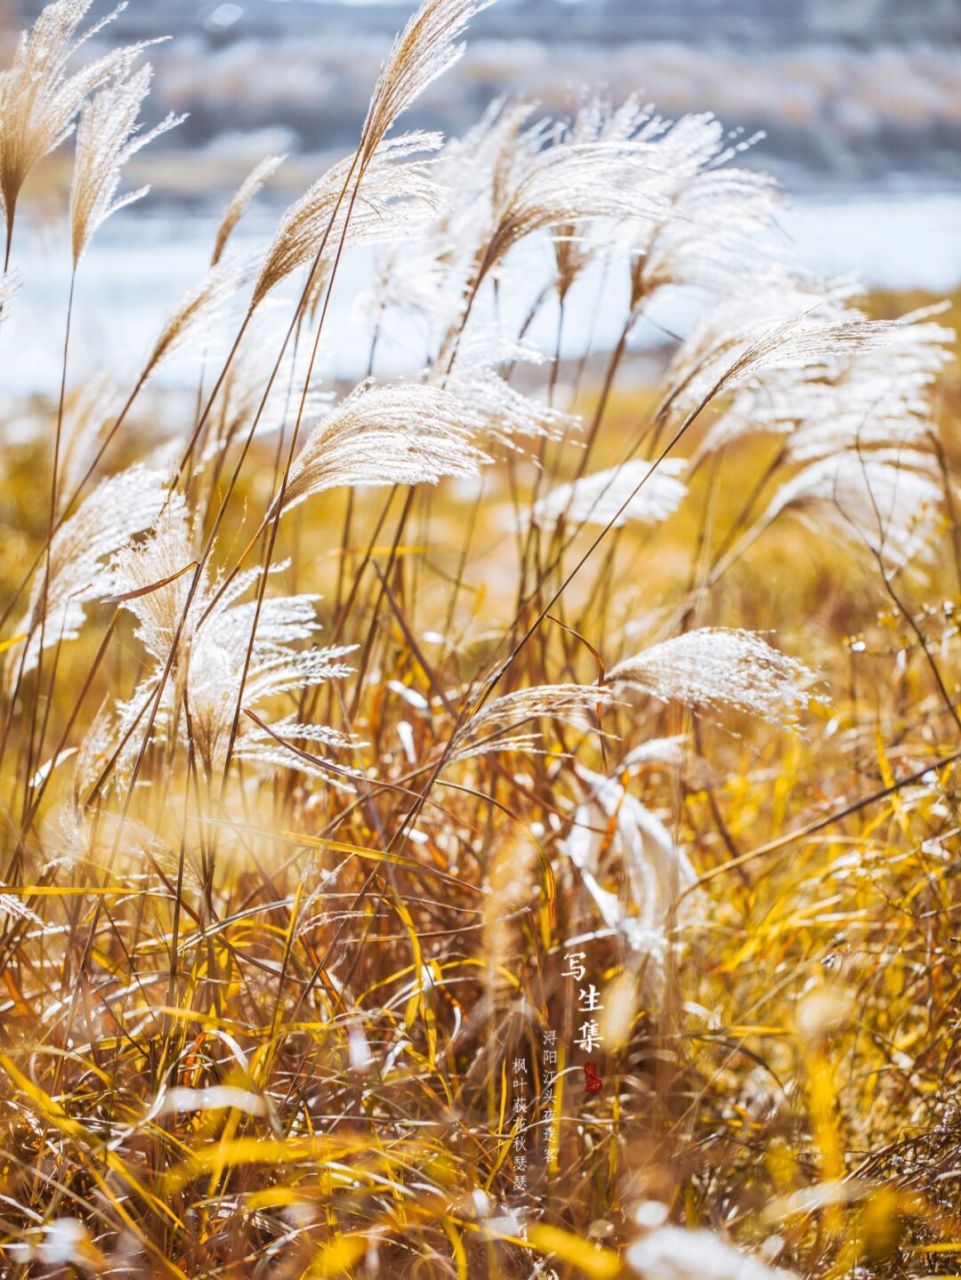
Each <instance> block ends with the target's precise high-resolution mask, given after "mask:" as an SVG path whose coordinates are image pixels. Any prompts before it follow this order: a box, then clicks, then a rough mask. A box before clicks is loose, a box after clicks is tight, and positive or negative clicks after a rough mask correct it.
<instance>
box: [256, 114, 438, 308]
mask: <svg viewBox="0 0 961 1280" xmlns="http://www.w3.org/2000/svg"><path fill="white" fill-rule="evenodd" d="M439 142H440V139H439V137H438V136H437V135H436V134H425V133H414V134H405V135H404V136H403V137H401V138H393V139H388V140H387V141H385V142H383V143H381V145H380V146H379V147H378V149H377V150H376V151H375V152H373V153H372V154H371V155H370V157H369V158H368V159H367V162H366V166H365V168H364V172H363V183H362V184H359V185H358V187H357V189H356V190H355V192H354V194H353V198H351V196H349V195H348V190H349V184H350V182H351V175H352V174H353V172H354V170H355V168H356V162H357V157H356V156H355V155H352V156H347V157H346V158H345V159H343V160H341V161H339V162H338V163H337V164H335V165H333V167H332V168H330V169H328V171H327V172H326V173H325V174H324V176H323V177H322V178H320V179H318V181H317V182H315V183H314V185H313V186H312V187H311V188H310V189H309V190H308V191H306V192H305V193H304V195H303V196H301V198H300V199H299V200H297V201H296V202H295V203H294V204H292V205H291V206H290V208H289V209H288V210H287V211H286V213H285V214H284V216H283V218H282V219H281V222H280V226H279V227H278V228H277V232H276V234H275V235H274V238H273V240H272V242H271V244H270V247H269V249H268V250H267V254H266V257H265V259H264V263H263V266H262V267H261V269H260V273H259V275H258V277H257V281H256V283H255V285H254V291H253V297H252V298H251V303H250V309H251V311H253V310H254V309H255V308H256V307H258V306H259V305H260V303H261V302H262V301H263V300H264V298H265V297H266V296H267V294H268V293H270V292H271V290H272V289H275V288H276V287H277V285H279V284H280V283H281V282H282V281H283V280H286V278H287V277H288V276H289V275H290V274H291V272H293V271H296V270H297V268H298V267H303V266H306V265H307V264H308V263H312V262H314V260H315V259H317V258H318V255H323V256H322V257H321V259H320V262H319V264H318V270H319V271H320V274H321V275H323V271H322V269H321V268H322V265H323V260H324V256H326V258H327V259H328V261H330V260H333V259H334V257H335V256H336V254H337V252H338V247H339V246H340V244H341V240H342V239H343V240H344V242H345V244H348V245H359V244H390V243H392V242H394V241H397V240H401V239H405V238H407V237H409V236H412V235H414V234H416V232H417V230H418V229H419V228H420V227H421V226H423V225H424V224H425V223H426V221H427V220H428V219H429V218H431V217H433V216H435V215H436V213H437V211H438V210H439V209H440V208H441V206H442V204H443V200H444V195H443V192H442V191H441V189H440V187H438V186H437V184H436V183H435V182H434V181H432V179H431V177H430V168H429V166H428V164H427V163H426V162H424V161H422V160H410V159H409V157H410V156H412V155H417V154H420V153H423V152H429V151H432V150H436V148H437V146H438V145H439ZM315 274H316V273H315Z"/></svg>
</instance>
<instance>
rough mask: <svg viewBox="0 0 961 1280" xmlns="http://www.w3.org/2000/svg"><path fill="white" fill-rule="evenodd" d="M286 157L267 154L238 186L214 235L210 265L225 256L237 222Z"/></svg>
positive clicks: (213, 265)
mask: <svg viewBox="0 0 961 1280" xmlns="http://www.w3.org/2000/svg"><path fill="white" fill-rule="evenodd" d="M285 158H286V157H284V156H267V157H266V158H265V159H263V160H261V161H260V163H259V164H257V165H255V166H254V167H253V169H251V171H250V173H248V175H247V177H246V178H244V180H243V182H242V183H241V184H240V186H239V187H238V188H237V190H236V192H235V193H234V197H233V199H232V200H231V201H230V203H229V204H228V205H227V208H226V209H225V210H224V216H223V217H222V218H221V219H220V225H219V226H218V228H217V234H216V236H215V237H214V247H213V252H212V253H211V255H210V265H211V266H212V267H215V266H216V265H217V263H218V262H219V261H220V260H221V258H222V257H223V256H224V250H225V249H226V247H227V241H228V240H229V239H230V237H231V236H232V235H233V232H234V229H235V228H236V226H237V223H238V222H239V221H240V219H241V218H242V217H243V216H244V214H245V213H246V212H247V208H248V206H249V205H250V202H251V201H252V200H253V199H254V197H255V196H256V195H257V193H258V192H259V191H260V189H261V188H262V187H263V186H264V184H265V183H266V182H268V181H269V180H270V178H271V177H272V176H273V175H274V174H275V173H276V172H277V170H278V169H279V168H280V166H281V165H282V164H283V162H284V160H285Z"/></svg>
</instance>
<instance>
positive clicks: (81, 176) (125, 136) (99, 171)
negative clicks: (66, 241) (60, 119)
mask: <svg viewBox="0 0 961 1280" xmlns="http://www.w3.org/2000/svg"><path fill="white" fill-rule="evenodd" d="M152 75H153V68H152V67H151V66H150V63H149V62H148V63H145V64H144V65H143V66H142V67H140V68H139V69H138V70H136V71H133V72H130V73H128V71H127V69H126V68H123V69H122V70H121V71H120V72H118V74H117V75H116V76H114V77H113V78H112V79H111V80H110V81H109V82H108V83H107V85H106V86H105V87H104V88H103V89H101V90H100V91H99V92H98V93H96V94H94V96H93V97H92V98H91V99H90V100H89V101H88V102H86V103H85V104H84V106H83V109H82V110H81V112H80V124H79V126H78V127H77V144H76V151H75V160H74V171H73V183H72V185H71V188H70V229H71V245H72V249H73V264H74V267H75V268H76V266H77V265H78V264H79V262H80V258H81V256H82V254H83V251H84V249H85V248H86V247H87V244H88V242H89V240H90V237H91V236H92V235H93V233H94V232H95V231H96V230H97V228H98V227H99V226H100V225H101V224H102V223H103V222H105V221H106V220H107V218H109V217H110V216H111V215H112V214H114V213H116V212H117V211H118V209H123V208H124V207H125V206H127V205H129V204H132V203H133V202H134V201H135V200H139V199H140V197H141V196H144V195H146V193H147V192H148V191H149V189H150V188H149V187H141V188H140V189H139V190H137V191H131V192H129V193H128V194H127V195H125V196H121V197H120V198H119V199H117V198H115V197H116V192H117V188H118V187H119V185H120V171H121V169H122V168H123V166H124V165H125V164H126V163H127V161H128V160H129V159H130V157H131V156H132V155H134V154H135V153H136V152H137V151H139V150H141V148H142V147H145V146H146V145H147V144H148V143H149V142H152V141H153V140H154V138H157V137H159V136H160V135H161V134H163V133H167V132H168V130H170V129H173V128H174V127H175V126H176V125H178V124H181V123H182V122H183V121H184V120H185V119H186V116H175V115H174V114H173V112H171V113H170V114H169V115H168V116H167V117H166V118H165V119H164V120H162V121H161V122H160V124H158V125H157V126H156V127H155V128H153V129H151V130H150V131H149V132H148V133H140V128H141V126H140V124H139V123H138V121H137V116H138V114H139V112H140V108H141V106H142V104H143V101H144V99H145V98H146V97H147V94H148V92H149V90H150V80H151V76H152Z"/></svg>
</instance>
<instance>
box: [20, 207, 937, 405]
mask: <svg viewBox="0 0 961 1280" xmlns="http://www.w3.org/2000/svg"><path fill="white" fill-rule="evenodd" d="M217 219H218V215H217V214H215V213H214V212H210V213H199V212H194V213H189V212H187V211H186V210H184V211H182V212H180V213H179V214H173V213H170V212H167V213H164V214H160V215H157V214H154V215H151V216H144V215H143V214H139V215H138V214H137V213H136V212H135V211H131V212H130V213H129V214H128V215H124V214H121V215H119V216H118V217H117V218H116V219H115V220H114V221H113V222H112V223H109V224H107V226H106V227H105V228H104V229H103V231H102V232H101V233H100V235H99V237H98V239H97V240H95V242H94V245H93V247H92V249H91V251H90V253H89V255H88V257H87V258H85V260H84V262H83V263H82V266H81V273H80V279H79V284H78V290H77V298H76V310H75V322H74V331H73V335H72V343H71V362H70V373H71V381H75V380H77V381H78V380H81V379H83V378H85V377H87V376H89V375H90V374H92V373H94V372H96V371H98V370H99V369H102V368H104V367H105V366H107V365H109V366H110V367H111V368H112V369H114V370H117V371H118V372H119V373H120V375H121V384H123V381H124V376H126V377H128V378H132V377H133V376H135V374H136V372H137V370H138V369H139V367H140V365H141V363H142V361H143V359H144V357H145V355H146V353H147V351H148V349H149V346H150V344H151V342H152V340H153V339H154V338H155V337H156V334H157V332H158V330H159V328H160V326H161V325H162V323H163V321H164V319H165V318H166V316H167V314H168V313H169V312H170V310H171V309H172V308H173V307H174V306H175V304H176V303H177V302H178V301H179V299H180V298H181V297H182V296H183V295H184V294H185V293H186V292H187V291H188V290H189V289H191V288H193V287H194V286H195V285H196V284H197V283H198V282H199V281H200V280H201V279H202V278H203V276H204V274H205V271H206V264H207V260H208V258H209V253H210V246H211V243H212V240H213V235H214V231H215V228H216V224H217ZM274 225H275V217H274V215H273V214H271V215H268V214H266V213H265V212H264V211H263V210H261V211H260V212H259V213H257V214H254V215H251V216H250V217H249V219H248V220H247V221H246V222H245V223H242V224H241V229H240V230H239V231H238V232H237V234H236V241H235V249H236V250H237V251H239V252H256V251H261V250H262V249H263V247H264V245H265V244H266V243H267V241H268V240H269V238H270V235H271V233H272V231H273V228H274ZM783 227H784V231H785V234H786V235H787V236H788V237H789V239H790V240H791V241H793V245H794V249H795V252H796V255H797V258H798V259H799V261H800V262H801V263H802V264H804V265H805V266H806V267H808V268H809V269H811V270H813V271H815V272H817V273H819V274H821V275H845V276H848V275H853V276H856V277H858V278H859V279H861V280H862V281H863V282H864V283H865V284H867V285H870V286H882V287H886V288H896V289H909V288H924V289H929V290H933V291H935V292H937V291H948V290H950V289H953V288H955V287H956V286H958V285H959V283H961V232H959V228H961V194H948V193H945V194H940V195H936V194H920V195H916V196H908V195H904V196H891V195H886V196H879V195H870V196H863V197H858V196H850V197H845V198H843V199H842V198H830V199H828V198H821V199H815V198H807V199H802V200H800V201H797V202H796V203H795V204H794V205H793V207H792V208H790V209H789V210H788V211H787V212H786V213H785V214H784V217H783ZM14 266H15V269H16V271H17V273H18V275H19V277H20V280H21V287H20V289H19V290H18V292H17V293H16V294H15V296H14V298H13V300H12V302H11V304H10V306H9V308H8V312H7V315H6V317H5V318H4V320H3V324H2V326H0V394H5V395H6V396H7V397H10V396H20V395H26V394H34V393H37V394H49V395H53V394H55V392H56V390H57V387H58V381H59V376H60V367H61V348H62V337H63V323H64V316H65V308H66V297H67V286H68V281H69V264H68V260H67V255H66V247H65V239H64V237H63V236H62V235H61V236H58V235H56V234H55V232H54V230H53V229H52V228H49V227H48V228H47V229H46V230H45V231H39V230H38V229H36V228H34V227H31V225H30V223H29V220H27V219H24V222H23V224H22V226H21V227H19V228H18V240H17V242H16V245H15V253H14ZM548 272H549V257H548V255H547V254H546V253H545V252H544V250H543V246H541V247H537V246H533V247H531V248H530V249H529V250H528V260H527V262H526V263H524V264H523V268H522V270H521V271H520V272H519V273H518V277H519V278H520V279H522V280H524V281H525V282H526V286H527V292H526V293H525V292H520V291H515V292H514V293H513V294H512V295H511V296H510V297H505V298H503V299H502V302H501V311H502V317H503V319H504V321H505V325H506V327H507V328H508V330H509V329H510V326H511V325H514V326H515V327H517V326H519V325H520V323H521V322H522V320H523V318H524V316H525V315H526V313H527V310H528V307H529V305H530V302H531V301H532V299H533V298H534V297H535V296H536V294H537V292H538V291H539V289H540V286H541V284H542V283H543V282H544V281H546V280H547V279H548V278H549V277H548ZM371 279H372V263H371V258H370V255H369V254H362V253H356V252H355V253H353V254H350V255H348V256H347V258H346V260H345V262H344V264H343V269H342V272H341V274H340V276H339V279H338V286H337V289H336V290H335V294H334V298H333V302H332V311H331V315H330V323H329V324H328V325H327V327H326V338H325V342H324V347H323V353H322V366H321V369H322V372H323V374H324V375H326V376H343V377H354V376H357V375H358V374H360V373H362V372H363V371H364V368H365V366H366V362H367V355H368V351H367V338H366V337H365V330H364V329H363V327H362V325H361V323H360V321H359V320H358V318H357V317H356V316H355V314H354V311H355V302H356V299H357V297H358V295H359V294H361V293H362V292H363V291H364V290H365V289H367V288H369V286H370V284H371ZM602 283H603V284H604V286H605V288H606V289H607V290H608V293H607V295H606V296H605V304H604V306H603V307H601V308H598V307H597V306H596V299H597V294H598V289H599V287H600V286H601V285H602ZM274 305H275V306H276V307H277V317H278V318H277V326H278V341H279V336H280V333H281V332H282V329H281V326H282V325H283V324H285V323H286V320H287V318H289V315H290V306H289V305H284V301H283V298H280V299H278V300H277V301H276V302H275V303H274ZM623 315H624V312H623V290H622V289H619V288H618V285H617V282H613V283H612V282H610V281H606V282H602V281H601V280H600V279H599V278H598V276H597V275H594V276H589V277H588V278H587V279H586V280H585V281H584V282H583V283H582V284H581V285H580V286H579V289H578V292H577V294H575V295H574V296H573V297H572V299H571V305H570V307H569V310H568V314H567V318H566V324H565V339H564V344H563V352H564V354H565V355H567V356H578V355H580V354H581V353H582V352H583V350H584V348H585V346H586V345H587V344H588V343H591V344H592V346H593V347H594V348H595V349H603V348H605V347H608V346H610V345H612V344H613V342H615V341H616V339H617V336H618V334H619V331H620V326H621V324H622V321H623ZM656 319H658V320H659V321H660V323H661V324H662V325H663V327H664V329H667V330H672V329H673V328H674V327H675V326H676V325H677V324H680V323H682V320H683V317H682V315H681V314H680V313H677V312H675V311H672V309H671V307H670V306H668V307H667V308H666V309H663V308H662V310H661V312H660V313H659V315H658V316H657V317H656ZM555 323H556V321H555V316H554V314H553V312H552V311H551V310H550V309H549V308H548V309H547V310H546V311H545V313H544V314H543V315H542V316H541V318H540V320H539V322H538V323H537V324H536V325H535V326H534V327H533V329H532V330H531V332H530V335H529V337H530V339H531V340H532V341H533V342H534V343H535V344H537V345H538V346H540V347H541V348H542V349H544V350H545V351H552V350H553V345H554V341H555ZM225 336H228V335H225ZM663 338H664V333H663V332H662V331H661V330H659V329H658V328H657V327H649V328H648V329H647V330H645V331H642V332H641V333H639V334H638V341H639V343H640V344H643V343H645V342H648V343H656V342H660V341H663ZM423 355H424V352H423V350H422V349H421V347H420V345H419V342H418V339H417V335H416V330H409V329H408V328H407V327H406V326H401V327H399V328H395V330H393V331H392V332H390V333H388V334H387V335H386V336H385V337H384V339H383V340H382V342H381V344H380V346H379V351H378V366H377V371H378V372H379V373H381V374H397V373H401V372H405V371H410V370H412V369H416V368H417V367H418V365H419V363H420V362H421V361H422V359H423ZM124 371H126V372H125V374H124ZM197 376H198V369H197V366H196V365H195V364H193V363H191V362H190V361H189V360H185V359H184V358H176V359H174V360H173V361H172V362H170V363H168V364H167V365H166V366H165V367H164V370H163V375H162V379H163V381H165V382H166V384H167V385H181V386H192V385H195V384H196V380H197Z"/></svg>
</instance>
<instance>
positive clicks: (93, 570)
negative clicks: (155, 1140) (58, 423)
mask: <svg viewBox="0 0 961 1280" xmlns="http://www.w3.org/2000/svg"><path fill="white" fill-rule="evenodd" d="M166 485H167V477H166V476H165V475H164V474H163V473H162V472H159V471H152V470H150V469H149V468H147V467H145V466H143V465H142V464H139V463H138V464H136V465H134V466H132V467H130V468H128V469H127V470H126V471H121V472H119V473H118V474H117V475H114V476H109V477H108V478H107V479H106V480H101V482H100V483H99V484H98V485H97V487H96V488H95V489H94V490H93V492H92V493H91V494H90V495H89V496H88V497H87V498H86V499H85V501H84V502H83V503H82V504H81V505H80V507H79V508H78V510H77V511H76V512H75V514H74V515H72V516H71V517H70V518H69V520H66V521H64V523H63V524H62V525H61V526H60V528H59V529H57V531H56V532H55V533H54V535H53V539H52V541H51V544H50V566H49V576H48V577H47V576H46V575H44V574H40V575H38V576H37V578H36V579H35V580H34V584H33V590H32V592H31V595H30V602H29V605H28V608H27V613H26V616H25V617H24V618H23V620H22V621H21V623H20V625H19V627H18V628H17V630H18V631H22V632H29V633H30V639H29V640H28V642H27V650H26V654H25V656H24V658H23V670H24V671H30V670H32V669H33V667H35V666H36V663H37V657H38V655H39V653H40V638H41V630H42V631H43V647H44V648H49V647H50V646H51V645H55V644H57V643H59V641H60V640H74V639H76V638H77V636H78V634H79V631H80V628H81V627H82V625H83V623H84V618H85V614H84V607H83V606H84V605H85V604H88V603H90V602H91V601H94V600H98V599H102V598H103V597H104V596H107V595H110V593H111V592H112V591H113V589H114V581H115V579H114V573H113V570H112V569H111V567H110V565H109V564H108V563H107V561H108V559H109V557H112V556H113V555H114V554H115V553H116V552H118V551H119V550H120V549H121V548H122V547H125V546H126V545H127V544H128V543H129V542H130V540H131V539H132V538H133V537H134V536H135V535H136V534H138V533H142V532H143V531H144V530H146V529H149V528H150V526H151V525H152V524H153V522H154V520H156V518H157V516H158V515H159V514H160V511H161V509H162V507H163V504H164V500H165V498H166V497H167V492H168V491H167V488H166ZM45 580H46V592H45V593H44V582H45ZM44 594H46V616H45V618H43V619H41V608H42V604H43V597H44ZM41 621H43V626H42V628H41ZM19 661H20V660H19V659H17V661H16V663H15V664H13V665H11V664H8V668H7V670H8V673H9V672H10V670H11V669H14V670H15V669H18V668H19Z"/></svg>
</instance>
